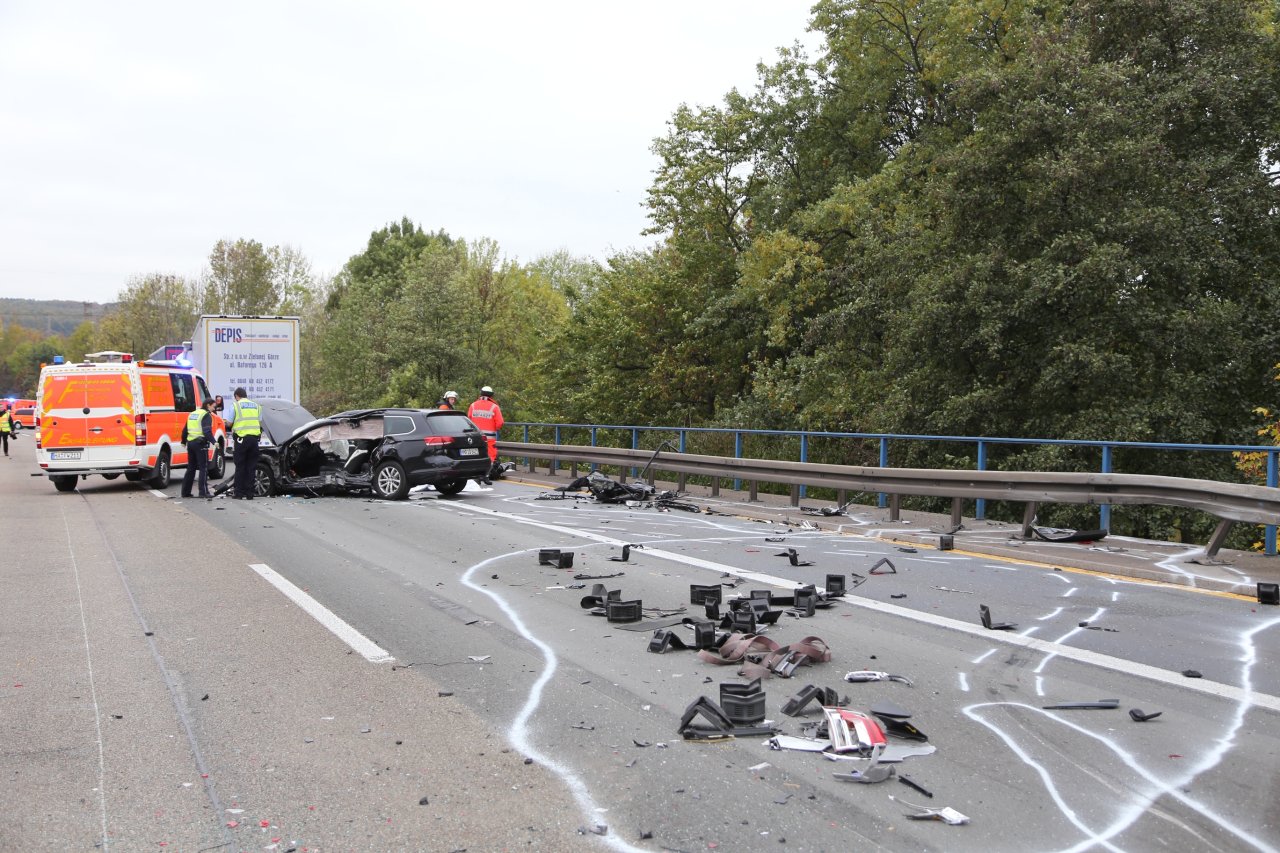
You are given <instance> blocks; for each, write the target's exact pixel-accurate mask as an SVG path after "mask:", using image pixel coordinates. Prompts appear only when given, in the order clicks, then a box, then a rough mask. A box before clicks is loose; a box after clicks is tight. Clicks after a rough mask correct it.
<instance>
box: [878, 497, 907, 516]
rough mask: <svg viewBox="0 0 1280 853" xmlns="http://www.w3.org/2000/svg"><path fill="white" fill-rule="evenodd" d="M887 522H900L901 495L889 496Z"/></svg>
mask: <svg viewBox="0 0 1280 853" xmlns="http://www.w3.org/2000/svg"><path fill="white" fill-rule="evenodd" d="M881 497H884V496H883V495H881ZM889 520H890V521H901V520H902V495H889Z"/></svg>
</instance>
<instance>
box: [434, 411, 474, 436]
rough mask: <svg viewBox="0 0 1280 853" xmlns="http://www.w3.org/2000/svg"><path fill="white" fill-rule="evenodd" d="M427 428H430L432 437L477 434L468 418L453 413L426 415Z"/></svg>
mask: <svg viewBox="0 0 1280 853" xmlns="http://www.w3.org/2000/svg"><path fill="white" fill-rule="evenodd" d="M427 427H428V428H430V430H431V434H432V435H466V434H467V433H475V432H479V430H478V429H476V425H475V424H473V423H472V422H471V419H470V418H468V417H467V416H466V415H464V414H461V413H454V412H442V413H441V414H438V415H436V414H432V415H428V416H427Z"/></svg>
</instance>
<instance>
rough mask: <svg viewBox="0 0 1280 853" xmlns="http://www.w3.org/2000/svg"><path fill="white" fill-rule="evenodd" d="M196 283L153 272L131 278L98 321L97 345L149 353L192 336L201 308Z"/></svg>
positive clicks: (140, 353) (101, 347)
mask: <svg viewBox="0 0 1280 853" xmlns="http://www.w3.org/2000/svg"><path fill="white" fill-rule="evenodd" d="M198 305H199V297H198V295H197V292H196V288H195V286H194V285H193V284H192V283H191V282H190V281H188V280H186V279H185V278H182V277H181V276H176V275H166V274H162V273H152V274H150V275H145V276H138V277H136V278H134V279H132V280H131V281H130V282H129V284H128V285H126V286H125V289H124V290H122V291H120V294H119V295H118V296H117V297H116V302H115V306H114V307H113V309H112V310H111V312H110V313H109V314H107V315H106V316H105V317H103V318H102V321H101V322H100V323H99V324H98V333H97V335H96V337H95V340H94V347H95V348H96V349H102V350H120V351H122V352H131V353H133V354H134V355H136V356H139V357H143V356H146V355H150V354H151V352H153V351H154V350H155V349H156V348H157V347H161V346H165V345H166V344H178V343H181V342H182V341H184V340H188V339H189V338H190V337H191V330H192V329H194V328H195V325H196V317H197V316H198V314H199V312H198V310H197V306H198Z"/></svg>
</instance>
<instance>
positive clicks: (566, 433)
mask: <svg viewBox="0 0 1280 853" xmlns="http://www.w3.org/2000/svg"><path fill="white" fill-rule="evenodd" d="M508 426H511V427H517V428H520V429H521V430H522V432H523V435H522V440H523V441H524V442H525V443H526V444H527V443H537V442H538V441H539V440H541V441H546V440H547V439H546V436H549V437H550V438H551V441H552V442H554V443H555V444H557V445H559V444H564V443H573V442H574V440H575V439H577V440H578V441H579V442H581V441H583V440H589V442H590V444H591V446H592V447H595V446H597V445H599V444H601V443H603V444H606V445H610V446H617V445H618V441H617V439H618V437H619V436H622V437H623V441H624V442H627V440H628V439H629V444H630V447H631V449H632V450H640V449H641V437H642V436H654V435H658V436H661V437H663V438H666V437H670V436H675V438H676V444H677V445H678V447H679V450H680V452H682V453H683V452H685V451H688V450H694V449H696V448H693V447H691V446H690V445H692V444H693V443H694V442H695V441H703V440H712V441H717V440H723V439H725V438H729V439H731V440H732V441H733V456H734V458H743V457H747V456H750V453H749V451H748V449H747V446H746V445H747V442H748V441H753V442H754V441H758V440H766V441H769V440H773V439H779V438H780V439H783V440H785V441H794V442H795V444H794V445H792V446H793V447H794V448H795V450H796V451H797V452H796V455H795V456H783V457H781V458H783V459H788V460H790V461H797V462H808V461H810V450H811V447H812V445H813V444H814V443H815V442H822V443H824V444H825V443H829V442H831V441H835V442H848V441H854V442H866V441H873V442H875V443H876V444H877V445H878V447H879V459H878V462H877V463H876V464H877V466H878V467H881V468H888V467H889V466H890V465H891V464H892V463H891V461H890V447H891V445H892V446H893V447H895V448H896V447H901V446H902V445H903V443H912V442H924V443H934V444H937V443H948V444H958V445H960V446H968V447H971V448H972V451H973V453H974V454H975V455H974V461H975V463H976V465H975V467H976V468H977V470H978V471H986V470H988V467H989V465H988V462H989V458H990V454H991V452H992V451H993V450H997V449H999V448H1004V447H1019V446H1020V447H1033V446H1045V447H1063V448H1073V449H1085V450H1092V451H1097V452H1098V453H1099V454H1100V459H1099V463H1100V464H1099V468H1098V472H1099V473H1101V474H1111V473H1114V467H1113V465H1114V459H1115V454H1116V453H1117V452H1124V453H1129V452H1135V451H1136V452H1146V451H1161V452H1163V451H1172V452H1178V453H1182V452H1190V453H1204V452H1208V453H1250V454H1258V455H1259V456H1262V457H1264V458H1265V461H1266V483H1265V485H1266V486H1268V487H1270V488H1277V487H1280V446H1271V445H1261V446H1259V445H1235V444H1186V443H1170V442H1148V441H1107V440H1088V439H1053V438H1012V437H1009V438H1001V437H997V436H961V435H910V434H898V433H861V432H813V431H804V430H766V429H747V428H735V427H678V426H640V425H618V424H612V425H611V424H572V423H509V424H508ZM534 432H537V433H538V435H539V438H535V437H534V436H533V433H534ZM602 440H603V441H602ZM797 445H798V446H797ZM621 446H623V447H625V446H627V445H626V443H624V444H622V445H621ZM712 452H717V451H716V450H712ZM773 452H774V451H771V452H770V453H769V454H768V455H770V456H773ZM774 458H778V457H774ZM632 476H633V477H634V476H635V470H634V469H633V470H632ZM733 487H734V489H735V490H736V489H738V488H740V487H741V483H740V482H739V481H737V480H735V481H734V484H733ZM795 488H797V489H798V490H799V497H802V498H803V497H805V492H806V489H807V488H808V487H807V486H806V485H800V486H796V487H795ZM986 502H987V499H986V498H977V499H976V506H975V507H974V515H975V516H976V517H977V518H978V519H984V518H986ZM877 504H878V505H879V506H881V507H886V506H888V505H889V495H887V494H885V493H883V492H881V493H880V494H879V496H878V499H877ZM1096 506H1097V508H1098V526H1099V527H1100V528H1102V529H1103V530H1110V529H1111V504H1110V503H1099V504H1097V505H1096ZM1263 553H1265V554H1266V555H1267V556H1269V557H1274V556H1276V553H1277V525H1276V524H1267V525H1266V526H1265V527H1264V529H1263Z"/></svg>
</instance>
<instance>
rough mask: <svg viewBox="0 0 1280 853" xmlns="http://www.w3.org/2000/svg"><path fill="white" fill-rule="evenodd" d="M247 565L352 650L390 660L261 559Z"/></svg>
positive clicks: (377, 659)
mask: <svg viewBox="0 0 1280 853" xmlns="http://www.w3.org/2000/svg"><path fill="white" fill-rule="evenodd" d="M249 568H251V569H253V570H254V571H255V572H257V573H258V574H259V575H261V576H262V579H263V580H265V581H266V582H267V583H269V584H271V585H272V586H274V587H275V588H276V589H278V590H280V591H281V592H282V593H284V594H285V597H287V598H288V599H289V600H290V601H292V602H293V603H294V604H296V605H298V606H299V607H301V608H302V609H303V610H304V611H305V612H306V613H307V614H308V615H309V616H310V617H311V618H312V619H315V620H316V621H317V622H319V623H320V624H321V625H323V626H324V627H326V628H328V629H329V631H330V632H331V633H332V634H333V635H334V636H335V637H337V638H338V639H339V640H342V642H344V643H346V644H347V645H348V646H350V647H351V648H352V650H354V651H355V653H356V654H358V655H360V656H361V657H362V658H364V659H365V660H367V661H368V662H369V663H390V662H391V661H394V660H395V658H394V657H392V656H391V653H390V652H388V651H387V650H386V649H384V648H382V647H380V646H379V645H377V644H376V643H374V642H373V640H370V639H369V638H368V637H366V636H365V635H364V634H361V633H360V632H359V631H357V630H356V629H355V628H353V627H351V626H350V625H349V624H347V623H346V622H344V621H343V620H342V618H341V617H339V616H338V615H337V614H336V613H334V612H333V611H332V610H330V609H329V608H327V607H325V606H324V605H323V604H321V603H320V602H318V601H316V600H315V599H314V598H312V597H311V596H309V595H307V594H306V593H305V592H303V591H302V590H301V589H299V588H298V587H296V586H294V585H293V584H292V583H291V582H290V581H289V580H288V579H286V578H285V577H283V576H282V575H280V574H279V573H278V572H276V571H275V570H274V569H272V568H271V567H270V566H268V565H266V564H265V563H250V564H249Z"/></svg>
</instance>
